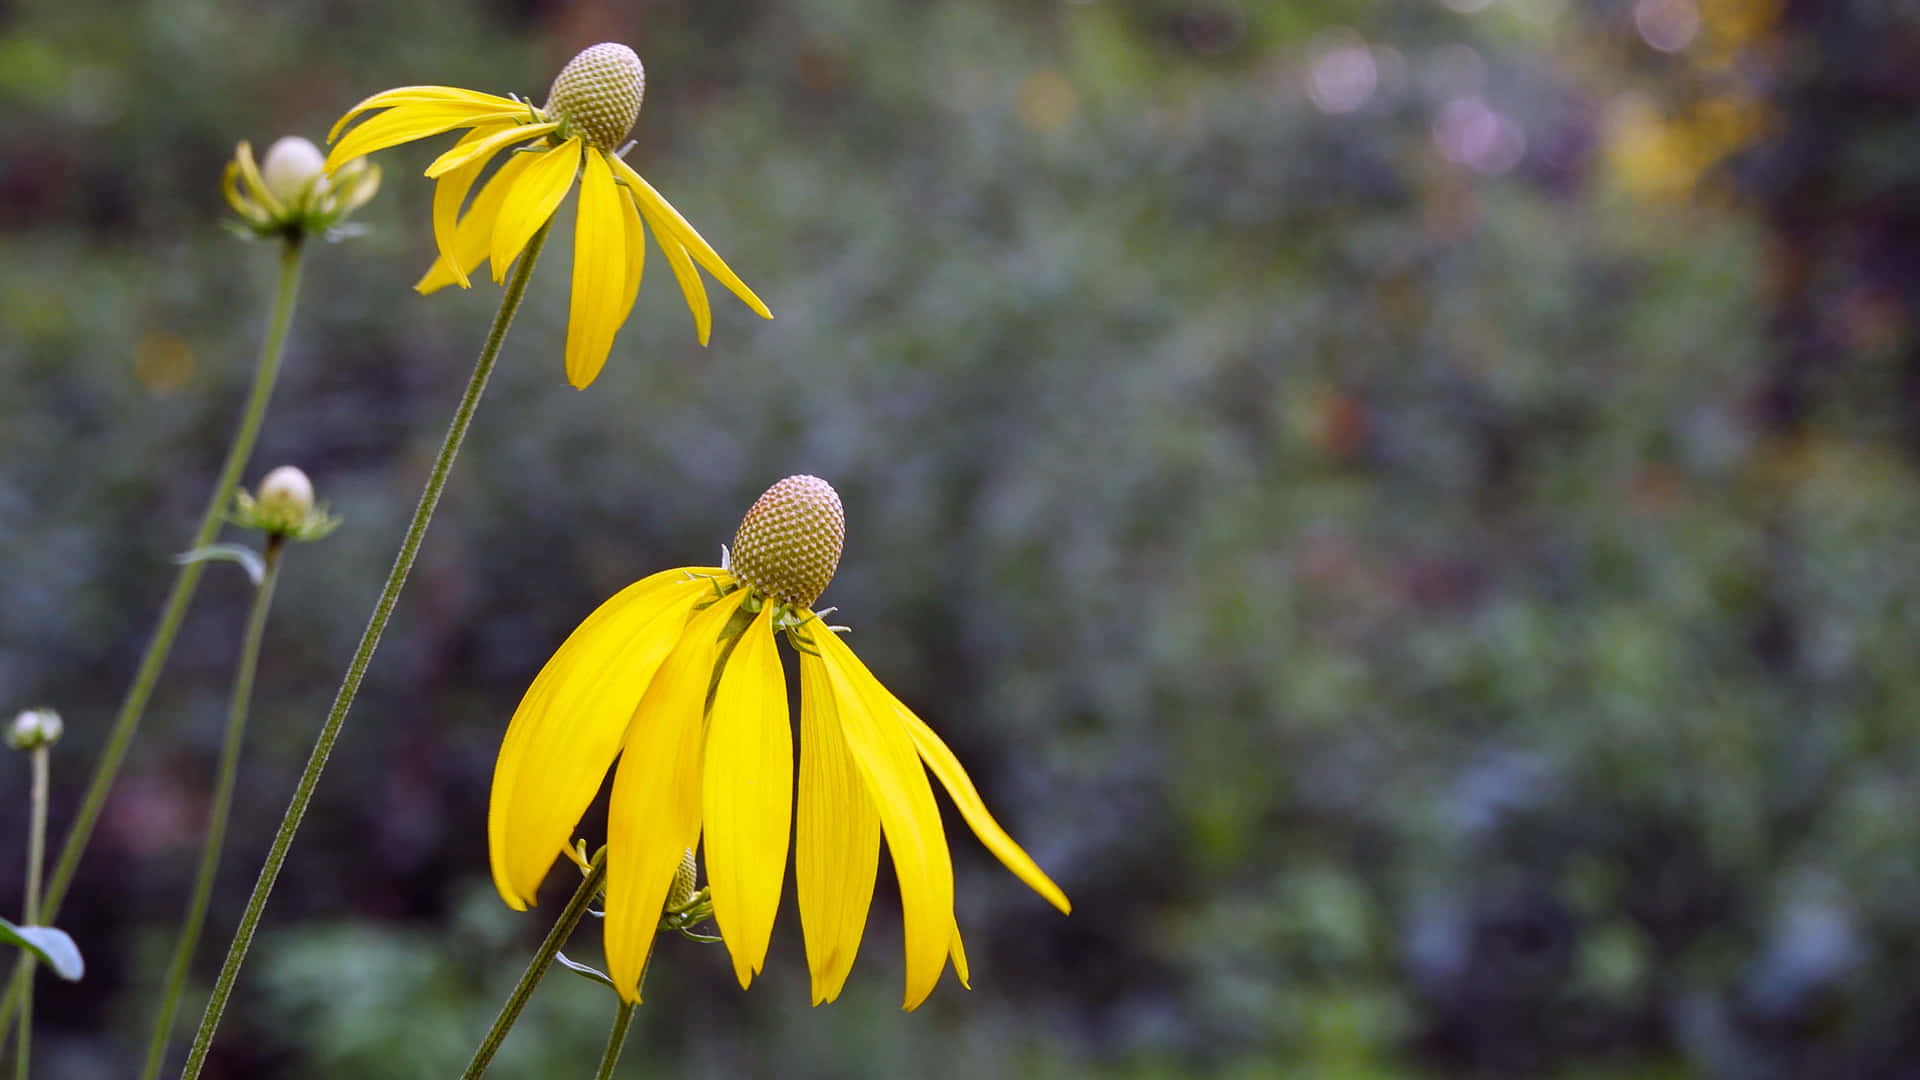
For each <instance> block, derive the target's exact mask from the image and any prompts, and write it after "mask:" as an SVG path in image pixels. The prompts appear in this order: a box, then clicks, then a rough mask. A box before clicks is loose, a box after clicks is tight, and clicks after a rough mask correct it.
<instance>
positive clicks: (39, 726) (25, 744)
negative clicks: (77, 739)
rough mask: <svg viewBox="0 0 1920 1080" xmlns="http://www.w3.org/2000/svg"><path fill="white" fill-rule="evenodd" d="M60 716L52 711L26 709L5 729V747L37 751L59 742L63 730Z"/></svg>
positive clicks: (63, 726)
mask: <svg viewBox="0 0 1920 1080" xmlns="http://www.w3.org/2000/svg"><path fill="white" fill-rule="evenodd" d="M65 727H66V726H65V725H64V724H62V723H61V722H60V714H59V713H57V712H54V711H53V710H52V709H27V710H25V711H23V712H21V713H20V715H18V716H16V717H14V718H13V723H12V724H10V725H9V726H8V727H7V745H8V746H11V747H13V748H14V749H15V750H38V749H40V748H41V747H43V746H52V745H53V744H54V743H57V742H59V741H60V733H61V732H62V731H63V730H65Z"/></svg>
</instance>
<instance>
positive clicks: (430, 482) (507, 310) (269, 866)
mask: <svg viewBox="0 0 1920 1080" xmlns="http://www.w3.org/2000/svg"><path fill="white" fill-rule="evenodd" d="M551 225H552V223H551V222H549V223H548V224H546V225H542V226H541V227H540V231H539V232H536V233H534V234H533V239H531V240H529V241H528V242H527V248H526V251H525V252H523V253H522V254H521V256H520V259H519V261H518V262H516V263H515V264H514V268H513V274H512V276H511V277H509V278H508V279H507V289H506V293H505V294H504V295H503V296H501V298H500V311H499V313H498V314H496V315H495V316H494V317H493V327H492V328H491V329H490V330H488V331H487V341H486V344H485V345H483V346H482V347H481V349H480V356H479V359H477V360H475V361H474V364H473V375H472V377H470V378H469V379H468V380H467V390H466V393H465V394H464V395H463V396H462V397H461V398H460V405H459V407H458V408H456V409H455V410H454V413H453V422H452V424H450V425H449V426H448V428H447V436H446V438H445V439H443V440H442V441H441V443H440V454H439V456H438V457H436V458H434V459H433V470H432V472H430V473H428V474H427V484H426V487H425V488H423V489H421V492H420V503H419V505H418V506H416V507H414V510H413V521H412V522H411V523H409V524H408V525H407V535H406V538H405V539H404V540H402V541H401V542H400V552H399V554H397V555H396V556H394V560H393V569H392V570H390V571H388V572H387V584H386V586H385V587H384V588H382V589H381V590H380V599H379V600H377V601H375V603H374V605H373V615H372V616H371V617H370V618H369V619H368V620H367V628H366V630H365V631H363V632H362V633H361V635H360V645H359V647H358V648H356V649H355V650H354V653H353V660H352V661H351V662H350V663H349V664H348V665H347V674H346V677H345V678H344V679H342V680H341V682H340V691H339V693H337V694H335V695H334V699H333V708H332V710H331V711H329V712H328V713H327V719H326V722H325V723H324V724H322V725H321V726H320V735H319V738H317V739H316V740H315V741H314V744H313V753H312V754H310V755H309V756H308V757H307V767H306V769H305V771H303V772H302V773H301V774H300V783H299V785H298V786H297V787H295V788H294V791H293V801H292V802H291V803H289V804H288V805H287V812H286V814H285V816H283V817H282V818H281V819H280V830H279V832H277V833H275V834H274V837H273V846H272V847H271V848H269V849H268V851H267V860H266V862H265V863H264V864H263V865H262V866H261V867H260V877H259V879H258V880H257V881H255V882H254V884H253V894H252V895H251V896H249V897H247V907H246V910H245V911H244V912H243V913H242V914H241V916H240V925H239V926H238V927H237V928H236V929H235V930H234V934H233V941H232V943H230V944H229V945H228V946H227V959H226V961H225V963H223V964H222V965H221V967H220V976H219V978H218V979H216V980H215V982H214V984H213V997H212V998H211V999H210V1000H209V1001H208V1002H207V1011H206V1013H205V1014H204V1015H202V1016H201V1017H200V1027H199V1029H198V1030H197V1031H195V1032H194V1036H193V1049H192V1050H191V1051H189V1052H188V1054H187V1065H186V1068H185V1069H184V1070H182V1071H181V1073H180V1077H181V1080H194V1078H195V1077H197V1076H199V1075H200V1067H201V1066H202V1065H204V1064H205V1063H206V1060H207V1050H208V1049H209V1048H210V1047H211V1046H212V1045H213V1032H214V1029H215V1028H217V1027H219V1025H220V1014H221V1012H223V1011H224V1010H225V1009H226V1007H227V999H228V998H229V997H231V996H232V995H233V986H234V982H235V981H236V980H237V979H238V978H239V975H240V965H241V963H242V962H243V961H245V960H246V956H247V947H248V946H249V945H251V944H252V943H253V934H254V931H255V930H256V929H257V928H258V927H259V925H260V916H261V913H262V912H263V911H265V909H266V906H267V896H268V894H270V893H272V892H273V883H274V880H275V879H276V878H278V877H279V876H280V866H281V864H282V863H284V862H286V860H287V849H288V848H289V847H291V846H292V845H293V834H294V833H295V832H297V831H298V830H299V828H300V821H301V819H302V818H304V817H305V816H306V813H307V804H308V803H309V802H311V801H312V799H313V789H314V787H315V785H317V784H319V782H320V773H321V771H322V770H324V769H325V768H326V766H327V756H328V755H329V754H331V753H332V752H333V744H334V741H335V740H337V739H338V738H339V737H340V726H341V724H343V723H344V722H345V721H346V718H347V710H348V709H349V708H351V707H352V706H353V698H354V695H355V694H357V693H359V691H360V680H361V679H362V678H363V677H364V676H365V675H366V673H367V663H368V662H369V661H370V660H372V659H373V650H374V648H375V647H376V646H378V645H379V644H380V635H381V633H382V632H384V631H385V630H386V628H387V619H388V618H389V617H390V616H392V614H393V606H394V604H395V603H396V602H397V601H398V600H399V599H400V590H401V589H402V588H403V587H404V586H405V585H406V583H407V573H408V572H409V571H410V570H412V569H413V560H414V557H415V556H417V555H419V553H420V543H421V541H422V540H423V539H425V538H426V535H427V524H428V523H429V522H431V521H432V520H433V511H434V508H435V507H436V506H438V505H439V504H440V491H441V489H442V488H444V487H446V484H447V474H448V473H449V472H450V471H451V470H452V469H453V459H454V457H455V455H457V454H458V453H459V452H460V443H461V441H462V440H463V439H465V438H466V435H467V425H469V424H471V423H472V422H473V413H474V410H475V409H476V408H478V407H479V405H480V395H481V394H482V393H484V392H485V391H486V389H487V378H488V376H490V375H491V374H493V363H494V360H495V359H497V358H498V357H499V355H500V346H501V344H502V343H503V342H504V341H505V340H506V337H507V327H508V326H511V325H512V324H513V315H514V312H516V311H518V310H519V308H520V301H521V299H522V298H523V297H525V296H526V292H527V279H528V278H529V277H531V276H532V274H533V264H534V262H535V261H536V260H538V259H539V257H540V249H541V247H543V246H544V245H545V244H546V242H547V231H548V229H549V228H550V227H551Z"/></svg>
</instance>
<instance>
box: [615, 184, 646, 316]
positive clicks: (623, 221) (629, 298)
mask: <svg viewBox="0 0 1920 1080" xmlns="http://www.w3.org/2000/svg"><path fill="white" fill-rule="evenodd" d="M620 231H621V233H622V235H624V236H625V237H626V241H627V283H626V287H625V290H624V292H623V293H622V294H621V295H622V299H621V301H620V323H621V325H623V326H624V325H625V324H626V321H627V316H628V315H629V314H632V312H633V302H634V300H635V299H637V298H638V297H639V296H640V273H641V271H643V270H645V269H646V268H647V230H646V226H644V225H642V224H640V211H639V209H638V208H636V207H635V206H634V205H633V197H632V196H630V195H628V194H627V193H626V192H621V193H620Z"/></svg>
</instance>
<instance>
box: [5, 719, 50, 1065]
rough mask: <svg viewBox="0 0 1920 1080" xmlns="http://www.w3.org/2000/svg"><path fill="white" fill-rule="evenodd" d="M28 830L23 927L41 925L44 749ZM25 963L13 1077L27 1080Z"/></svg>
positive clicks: (28, 971) (28, 962) (29, 991)
mask: <svg viewBox="0 0 1920 1080" xmlns="http://www.w3.org/2000/svg"><path fill="white" fill-rule="evenodd" d="M28 822H29V824H28V826H27V896H26V900H25V902H24V903H22V904H21V905H20V907H21V910H22V912H23V913H24V918H25V922H26V925H28V926H38V925H39V923H40V864H41V863H43V862H45V861H46V858H47V748H46V746H45V745H41V746H36V747H34V750H33V808H32V811H31V812H30V815H29V817H28ZM22 953H23V955H24V963H22V964H21V965H20V967H19V968H17V969H15V970H16V974H15V975H14V980H13V981H14V984H15V985H16V986H18V987H19V988H20V1039H19V1045H18V1046H16V1047H15V1048H14V1057H13V1075H14V1076H15V1077H16V1078H17V1080H27V1061H28V1059H29V1058H30V1057H31V1056H32V1052H33V954H32V953H28V952H26V951H25V950H22Z"/></svg>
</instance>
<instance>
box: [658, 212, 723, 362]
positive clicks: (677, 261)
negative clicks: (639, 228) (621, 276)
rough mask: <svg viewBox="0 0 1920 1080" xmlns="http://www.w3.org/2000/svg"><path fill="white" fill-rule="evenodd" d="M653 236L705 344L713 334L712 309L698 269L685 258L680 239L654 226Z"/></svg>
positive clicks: (694, 325)
mask: <svg viewBox="0 0 1920 1080" xmlns="http://www.w3.org/2000/svg"><path fill="white" fill-rule="evenodd" d="M653 238H654V239H655V240H658V241H660V250H661V251H664V252H666V253H667V266H669V267H671V268H672V270H673V276H674V280H676V281H678V282H679V283H680V292H681V294H682V295H684V296H685V297H686V298H687V310H688V311H691V312H693V331H694V333H695V334H696V335H698V336H699V338H700V344H702V345H705V344H706V343H707V338H709V337H711V336H712V334H713V309H712V308H710V307H708V306H707V287H706V286H705V285H704V284H702V283H701V281H700V271H698V270H695V269H694V268H693V261H692V260H690V259H688V258H687V249H686V248H684V247H682V246H680V241H678V240H675V239H674V238H673V237H672V236H671V235H669V234H667V233H663V232H661V231H660V230H659V228H658V227H656V228H655V229H654V230H653Z"/></svg>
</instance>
